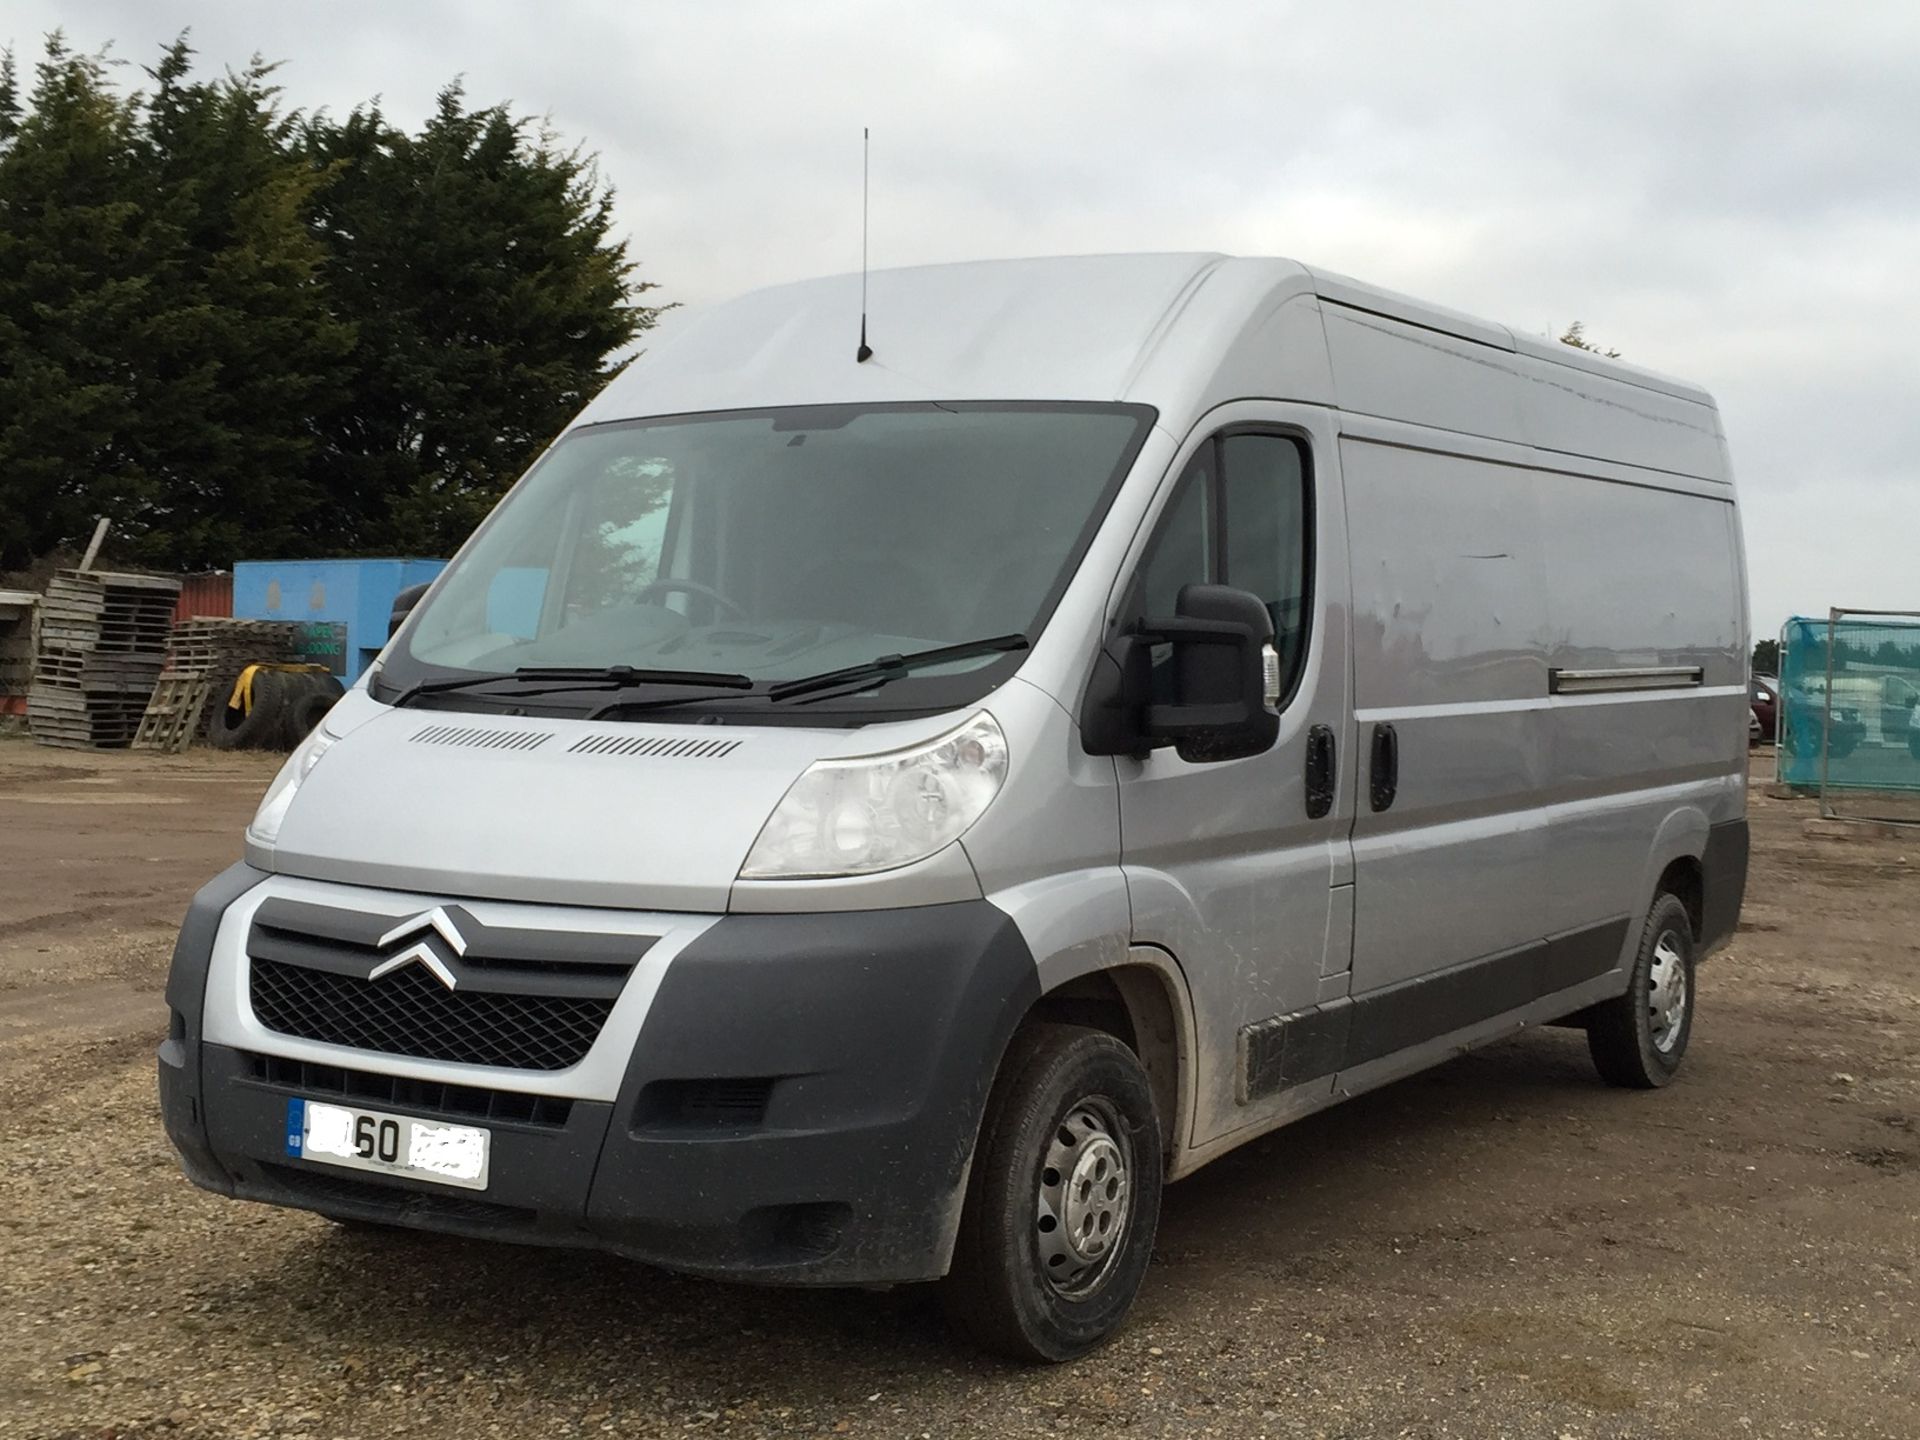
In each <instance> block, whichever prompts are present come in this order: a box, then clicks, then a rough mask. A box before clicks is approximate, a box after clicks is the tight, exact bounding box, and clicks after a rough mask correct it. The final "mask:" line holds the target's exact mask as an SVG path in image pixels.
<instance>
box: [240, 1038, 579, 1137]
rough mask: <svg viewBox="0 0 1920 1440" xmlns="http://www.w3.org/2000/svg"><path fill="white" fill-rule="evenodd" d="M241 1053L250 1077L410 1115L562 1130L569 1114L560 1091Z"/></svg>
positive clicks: (570, 1109) (570, 1110) (570, 1105)
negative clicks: (519, 1088)
mask: <svg viewBox="0 0 1920 1440" xmlns="http://www.w3.org/2000/svg"><path fill="white" fill-rule="evenodd" d="M241 1058H242V1059H243V1060H244V1061H245V1062H246V1067H247V1075H248V1076H249V1077H250V1078H251V1079H254V1080H256V1081H259V1082H260V1083H261V1084H263V1085H272V1086H275V1087H277V1088H280V1089H285V1090H293V1091H297V1092H298V1093H300V1094H302V1095H333V1096H338V1097H340V1098H341V1099H344V1100H358V1101H361V1102H363V1103H365V1104H368V1105H376V1106H380V1107H382V1108H386V1107H392V1108H393V1109H396V1110H408V1111H412V1112H414V1113H416V1114H427V1115H444V1116H446V1117H448V1118H449V1119H455V1120H484V1121H488V1122H490V1123H493V1124H510V1125H536V1126H539V1127H541V1128H543V1129H553V1130H558V1129H564V1128H565V1126H566V1123H567V1120H568V1117H569V1116H571V1115H572V1114H573V1101H571V1100H568V1099H565V1098H563V1097H560V1096H554V1095H525V1094H521V1093H519V1092H517V1091H512V1090H489V1089H486V1088H484V1087H482V1086H478V1085H450V1084H447V1083H446V1082H444V1081H440V1080H416V1079H413V1078H412V1077H411V1076H406V1075H376V1074H374V1073H373V1072H371V1071H368V1070H346V1069H342V1068H341V1067H340V1066H338V1065H322V1064H320V1063H318V1062H317V1061H313V1060H294V1059H291V1058H289V1057H287V1056H284V1055H259V1054H255V1053H253V1052H251V1051H243V1052H241Z"/></svg>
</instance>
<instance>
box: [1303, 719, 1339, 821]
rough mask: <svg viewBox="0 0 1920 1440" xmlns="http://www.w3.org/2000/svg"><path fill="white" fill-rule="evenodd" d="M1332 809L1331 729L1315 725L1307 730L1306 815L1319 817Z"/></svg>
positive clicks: (1314, 818)
mask: <svg viewBox="0 0 1920 1440" xmlns="http://www.w3.org/2000/svg"><path fill="white" fill-rule="evenodd" d="M1332 809H1333V729H1332V727H1330V726H1327V725H1316V726H1314V727H1313V728H1312V729H1311V730H1309V731H1307V815H1308V818H1310V819H1313V820H1318V819H1320V818H1321V817H1322V816H1323V815H1325V814H1327V812H1328V811H1330V810H1332Z"/></svg>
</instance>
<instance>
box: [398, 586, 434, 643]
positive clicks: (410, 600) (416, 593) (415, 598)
mask: <svg viewBox="0 0 1920 1440" xmlns="http://www.w3.org/2000/svg"><path fill="white" fill-rule="evenodd" d="M431 584H432V582H431V581H429V582H427V584H426V585H409V586H407V588H406V589H404V590H402V591H400V592H399V593H398V594H396V595H395V596H394V597H393V612H392V613H391V614H389V615H388V616H387V638H388V639H389V640H391V639H392V638H393V636H394V632H395V631H396V630H398V629H399V628H400V625H401V622H402V621H404V620H405V619H406V618H407V616H409V615H411V614H412V613H413V607H414V606H416V605H418V604H419V603H420V597H421V596H422V595H424V594H426V593H427V588H428V585H431Z"/></svg>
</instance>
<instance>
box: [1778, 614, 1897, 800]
mask: <svg viewBox="0 0 1920 1440" xmlns="http://www.w3.org/2000/svg"><path fill="white" fill-rule="evenodd" d="M1778 735H1779V742H1780V749H1779V762H1778V764H1779V776H1780V779H1781V780H1783V781H1785V782H1786V783H1787V784H1789V785H1793V786H1795V787H1796V788H1804V789H1817V790H1821V791H1823V792H1824V793H1827V794H1831V793H1833V792H1836V791H1879V792H1884V793H1901V792H1909V791H1911V792H1916V793H1920V620H1916V619H1915V618H1912V617H1890V616H1876V615H1868V614H1861V613H1858V612H1854V613H1847V612H1836V614H1835V615H1834V616H1833V617H1832V618H1830V619H1824V620H1815V619H1807V618H1800V617H1796V618H1795V619H1792V620H1789V621H1788V622H1787V623H1786V626H1785V627H1784V628H1783V629H1782V630H1781V632H1780V715H1779V726H1778Z"/></svg>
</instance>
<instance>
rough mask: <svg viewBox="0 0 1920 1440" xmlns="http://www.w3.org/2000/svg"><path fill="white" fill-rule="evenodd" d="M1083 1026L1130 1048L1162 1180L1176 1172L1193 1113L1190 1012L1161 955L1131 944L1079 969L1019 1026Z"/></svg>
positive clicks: (1175, 969)
mask: <svg viewBox="0 0 1920 1440" xmlns="http://www.w3.org/2000/svg"><path fill="white" fill-rule="evenodd" d="M1033 1021H1052V1022H1058V1023H1065V1024H1073V1025H1085V1026H1088V1027H1090V1028H1092V1029H1095V1030H1100V1031H1103V1032H1105V1033H1106V1034H1109V1035H1111V1036H1113V1037H1114V1038H1115V1039H1116V1040H1118V1041H1120V1043H1121V1044H1123V1045H1125V1046H1127V1048H1128V1049H1130V1050H1132V1051H1133V1053H1134V1055H1135V1056H1136V1057H1137V1058H1138V1059H1139V1061H1140V1065H1141V1068H1142V1069H1144V1070H1145V1071H1146V1072H1147V1079H1148V1081H1149V1082H1150V1083H1151V1085H1152V1087H1153V1097H1154V1105H1155V1108H1156V1109H1157V1110H1158V1111H1159V1112H1160V1131H1161V1143H1162V1148H1163V1151H1164V1153H1165V1156H1166V1164H1167V1171H1168V1174H1169V1175H1174V1174H1178V1173H1179V1172H1180V1169H1181V1157H1182V1156H1183V1154H1184V1152H1185V1150H1186V1138H1187V1136H1188V1135H1189V1134H1190V1133H1191V1123H1190V1122H1191V1118H1192V1117H1191V1111H1192V1107H1193V1056H1194V1035H1193V1006H1192V1003H1191V1001H1190V999H1189V998H1188V995H1187V985H1186V977H1185V976H1184V975H1182V974H1181V973H1180V968H1179V966H1178V965H1177V964H1175V963H1174V960H1173V957H1172V956H1171V955H1169V954H1167V952H1166V951H1164V950H1161V949H1158V948H1156V947H1154V946H1149V945H1136V946H1133V947H1131V948H1130V949H1129V950H1128V951H1127V955H1126V958H1125V959H1124V960H1122V961H1120V962H1119V963H1117V964H1113V965H1108V966H1103V967H1100V968H1098V969H1093V970H1086V971H1082V972H1080V973H1078V974H1076V975H1073V976H1071V977H1070V978H1067V979H1065V980H1062V981H1060V982H1059V983H1057V984H1056V985H1054V986H1053V988H1052V989H1050V990H1047V991H1046V992H1045V993H1043V994H1042V995H1041V996H1040V998H1039V999H1038V1000H1036V1001H1034V1003H1033V1005H1032V1007H1031V1008H1030V1009H1029V1010H1028V1012H1027V1014H1026V1015H1025V1016H1024V1017H1023V1018H1022V1020H1021V1024H1023V1025H1024V1024H1027V1023H1030V1022H1033Z"/></svg>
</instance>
